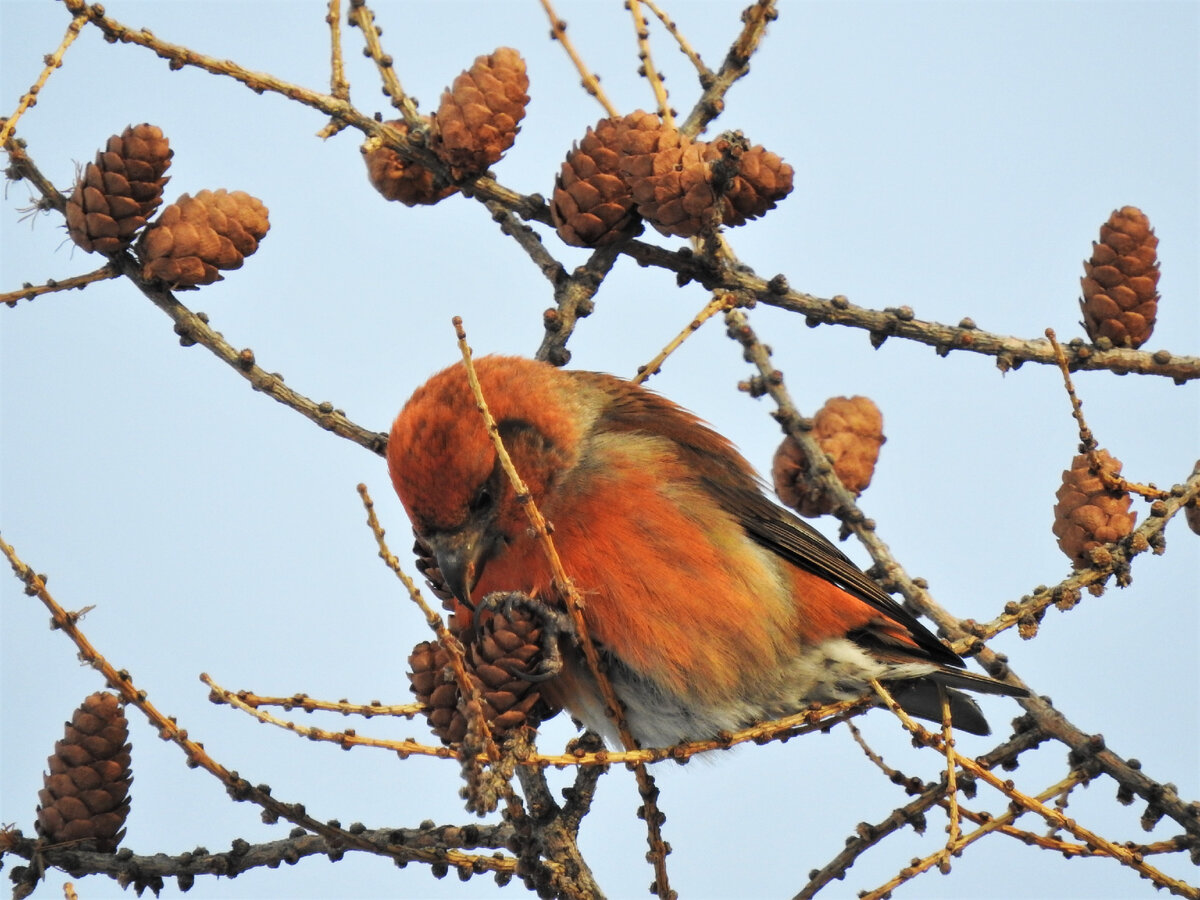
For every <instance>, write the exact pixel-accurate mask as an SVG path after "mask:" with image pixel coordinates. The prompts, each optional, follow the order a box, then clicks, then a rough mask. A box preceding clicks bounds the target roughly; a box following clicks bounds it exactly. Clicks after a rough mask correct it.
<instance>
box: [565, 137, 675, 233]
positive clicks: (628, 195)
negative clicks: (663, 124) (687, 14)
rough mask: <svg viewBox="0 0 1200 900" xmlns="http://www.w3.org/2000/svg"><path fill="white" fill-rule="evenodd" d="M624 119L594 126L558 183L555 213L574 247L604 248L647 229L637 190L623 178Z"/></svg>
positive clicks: (576, 150) (566, 166) (568, 157)
mask: <svg viewBox="0 0 1200 900" xmlns="http://www.w3.org/2000/svg"><path fill="white" fill-rule="evenodd" d="M626 118H628V117H626ZM655 118H656V119H657V117H655ZM622 121H623V120H621V119H617V118H610V119H601V120H600V121H599V122H597V123H596V127H595V128H594V129H592V128H589V129H588V130H587V134H585V135H584V136H583V140H582V141H580V142H579V143H578V144H577V145H576V146H575V147H573V148H572V149H571V152H570V153H568V154H567V159H566V162H564V163H563V164H562V170H561V171H560V172H559V175H558V177H557V178H556V179H555V181H554V197H553V199H552V201H551V203H550V216H551V218H552V219H553V220H554V227H555V228H556V229H558V236H559V237H561V238H562V239H563V240H564V241H565V242H566V243H568V244H571V245H572V246H575V247H603V246H606V245H608V244H613V243H616V242H617V241H622V240H625V239H626V238H630V237H633V236H634V235H636V234H640V233H641V230H642V224H641V218H640V217H639V216H638V214H637V212H636V211H635V210H634V203H633V193H632V192H631V191H630V190H629V186H628V185H627V184H626V183H625V180H624V179H623V178H622V177H621V165H620V164H621V144H622V141H623V139H624V137H625V132H626V130H627V129H625V128H623V127H622V124H621V123H622Z"/></svg>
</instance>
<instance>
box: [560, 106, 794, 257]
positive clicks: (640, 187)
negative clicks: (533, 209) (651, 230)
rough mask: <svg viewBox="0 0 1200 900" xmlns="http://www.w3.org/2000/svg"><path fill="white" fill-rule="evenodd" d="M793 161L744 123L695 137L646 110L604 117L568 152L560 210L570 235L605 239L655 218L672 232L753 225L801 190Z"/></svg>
mask: <svg viewBox="0 0 1200 900" xmlns="http://www.w3.org/2000/svg"><path fill="white" fill-rule="evenodd" d="M792 175H793V172H792V167H791V166H789V165H788V164H787V163H785V162H784V161H783V160H782V159H781V158H780V157H779V156H777V155H776V154H774V153H771V152H770V151H768V150H765V149H764V148H763V147H761V146H758V145H753V146H752V145H751V144H750V143H749V141H747V140H746V139H745V137H743V136H742V135H741V133H740V132H732V133H727V134H724V135H722V136H721V137H719V138H718V139H717V140H715V141H711V142H706V141H695V140H692V139H690V138H688V137H687V136H686V135H684V134H683V133H681V132H680V131H678V130H677V129H676V128H673V127H671V126H668V125H667V124H666V123H664V122H663V121H662V119H660V118H659V117H658V116H657V115H654V114H653V113H648V112H644V111H642V110H639V111H637V112H634V113H631V114H629V115H627V116H623V117H619V118H616V117H614V118H609V119H602V120H601V121H600V122H598V123H597V124H596V126H595V128H589V129H588V132H587V134H585V135H584V137H583V140H582V141H580V142H579V143H578V144H577V145H575V147H573V148H572V150H571V152H570V153H568V154H567V158H566V161H565V162H563V164H562V168H561V170H560V172H559V174H558V177H557V179H556V180H555V185H554V196H553V201H552V203H551V205H550V213H551V216H552V217H553V220H554V225H555V228H557V230H558V234H559V237H561V238H562V239H563V240H564V241H566V242H567V243H568V244H573V245H575V246H580V247H600V246H604V245H606V244H611V243H614V242H616V241H621V240H625V239H626V238H629V237H632V236H633V235H636V234H637V233H639V232H640V230H641V227H642V225H641V220H642V219H645V220H646V221H647V222H649V223H650V224H651V225H653V226H654V227H655V228H656V229H657V230H658V231H659V232H661V233H662V234H664V235H667V236H677V237H692V236H694V235H697V234H700V233H701V232H704V231H708V230H711V229H713V228H715V227H717V226H719V225H728V226H733V225H743V224H745V223H746V222H747V221H748V220H750V219H754V218H757V217H758V216H761V215H763V214H764V213H766V212H767V211H768V210H770V209H773V208H774V207H775V204H776V203H778V202H779V201H780V200H782V199H783V198H784V197H786V196H787V195H788V194H789V193H791V190H792Z"/></svg>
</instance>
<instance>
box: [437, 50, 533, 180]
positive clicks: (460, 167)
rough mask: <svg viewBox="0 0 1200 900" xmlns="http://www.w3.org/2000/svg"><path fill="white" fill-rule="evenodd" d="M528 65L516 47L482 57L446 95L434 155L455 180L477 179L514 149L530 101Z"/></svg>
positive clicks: (459, 77)
mask: <svg viewBox="0 0 1200 900" xmlns="http://www.w3.org/2000/svg"><path fill="white" fill-rule="evenodd" d="M528 89H529V76H528V75H526V74H525V60H523V59H522V58H521V54H520V53H518V52H517V51H516V50H513V49H512V48H511V47H499V48H497V49H496V50H495V51H494V52H493V53H492V54H491V55H490V56H480V57H477V58H476V60H475V62H474V63H473V64H472V65H471V68H469V69H467V70H466V71H465V72H462V73H461V74H460V75H459V76H458V77H457V78H455V79H454V84H452V85H451V86H450V87H449V88H448V89H446V90H445V91H444V92H443V93H442V102H441V104H440V105H439V106H438V111H437V113H436V114H435V115H434V117H433V121H434V124H435V131H436V132H437V135H436V139H435V140H434V144H433V151H434V152H435V153H436V154H437V155H438V156H439V157H441V158H442V159H443V160H445V162H446V163H447V164H448V165H449V166H450V172H451V174H452V175H453V176H454V179H455V180H456V181H459V180H462V179H464V178H473V177H475V176H476V175H482V174H483V173H484V172H486V171H487V168H488V166H490V165H493V164H494V163H497V162H499V161H500V157H502V156H503V155H504V151H505V150H507V149H508V148H509V147H511V146H512V145H513V141H514V140H516V137H517V132H518V131H520V128H519V127H518V123H519V122H520V121H521V120H522V119H523V118H525V105H526V104H527V103H528V102H529V95H528V94H527V93H525V92H526V91H527V90H528Z"/></svg>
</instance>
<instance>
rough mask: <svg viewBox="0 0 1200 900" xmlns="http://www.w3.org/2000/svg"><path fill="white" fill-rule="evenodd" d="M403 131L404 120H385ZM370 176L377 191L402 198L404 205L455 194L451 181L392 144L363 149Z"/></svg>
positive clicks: (431, 202)
mask: <svg viewBox="0 0 1200 900" xmlns="http://www.w3.org/2000/svg"><path fill="white" fill-rule="evenodd" d="M386 124H388V125H390V126H392V127H393V128H395V129H396V130H397V131H399V132H400V133H401V134H405V135H406V134H408V125H407V124H406V123H405V121H404V120H403V119H394V120H392V121H391V122H388V123H386ZM363 160H364V161H365V162H366V164H367V177H368V178H369V179H370V180H371V184H372V185H374V187H375V190H377V191H379V193H381V194H383V196H384V197H386V198H387V199H388V200H399V201H400V202H401V203H403V204H404V205H405V206H428V205H430V204H433V203H437V202H438V201H439V200H441V199H443V198H445V197H448V196H450V195H451V194H453V193H455V192H456V191H457V190H458V188H456V187H455V186H454V185H452V184H440V183H439V180H438V178H437V176H436V175H434V173H433V172H431V171H429V169H427V168H425V166H423V165H421V164H420V163H417V162H409V161H408V160H406V159H404V157H402V156H401V155H400V154H399V153H397V152H396V151H395V150H393V149H392V148H391V147H385V146H383V145H380V146H376V147H374V149H371V150H365V149H364V152H363Z"/></svg>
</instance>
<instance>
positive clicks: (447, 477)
mask: <svg viewBox="0 0 1200 900" xmlns="http://www.w3.org/2000/svg"><path fill="white" fill-rule="evenodd" d="M476 367H477V370H478V373H479V378H480V382H481V385H482V388H483V392H484V395H485V397H486V398H487V400H488V404H489V406H490V407H491V411H492V414H493V416H494V417H495V419H496V421H497V423H498V425H499V427H500V431H501V435H502V437H503V438H504V442H505V446H506V448H507V449H508V451H509V453H510V454H511V455H512V457H513V461H514V463H515V465H516V467H517V470H518V471H519V472H520V473H521V476H522V477H523V478H524V479H525V481H526V483H527V485H528V486H529V489H530V492H531V494H532V495H533V498H534V500H535V501H536V502H537V504H538V506H539V508H540V509H541V511H542V513H543V515H545V516H546V518H547V519H548V520H549V521H550V522H551V523H552V525H553V528H554V542H555V546H556V547H557V549H558V553H559V555H560V557H561V559H562V561H563V563H564V566H565V568H566V570H567V572H568V574H569V575H570V576H571V578H572V580H573V582H574V583H575V585H576V586H577V587H578V588H579V590H580V591H581V593H582V594H583V597H584V600H585V603H586V607H585V612H584V615H585V618H586V620H587V623H588V628H589V631H590V633H591V635H592V638H593V639H594V640H595V642H596V643H597V645H598V647H599V648H600V649H601V650H602V652H603V653H604V654H605V656H606V658H607V661H608V663H609V668H610V677H611V678H612V681H613V684H614V688H615V689H616V691H617V694H618V696H619V697H620V698H621V700H622V702H623V703H624V705H625V706H626V712H627V718H628V721H629V725H630V728H631V730H632V731H633V733H634V735H635V736H636V737H637V738H638V739H639V741H641V742H642V743H643V744H666V743H673V742H675V741H678V740H682V739H699V738H705V737H711V736H713V735H714V734H715V733H716V732H717V731H720V730H722V729H733V728H738V727H741V726H744V725H746V724H749V723H750V722H751V721H754V720H756V719H761V718H766V717H771V716H776V715H782V714H785V713H787V712H793V711H795V710H797V709H799V708H801V707H802V706H804V705H805V704H807V703H809V702H812V701H814V700H816V701H828V700H833V699H840V698H842V697H847V696H856V695H858V694H860V693H862V692H863V691H864V689H865V687H866V685H867V683H868V682H869V680H870V679H871V678H881V679H889V680H893V681H896V682H897V683H900V682H903V685H902V690H901V693H900V694H899V695H898V696H899V698H900V699H901V702H902V703H904V704H905V705H906V706H908V707H910V709H911V711H913V712H914V713H916V714H919V715H931V714H936V710H937V688H936V684H935V683H934V681H942V682H943V683H950V684H957V685H959V686H968V687H972V688H975V689H981V690H991V691H993V692H1000V693H1020V692H1019V691H1016V690H1014V689H1012V688H1008V687H1007V686H1004V685H1000V684H998V683H996V682H992V681H990V680H989V679H985V678H983V677H981V676H974V675H970V674H969V673H966V672H962V671H957V670H956V669H955V668H953V667H956V666H961V661H960V660H958V658H957V657H956V656H955V655H954V654H953V653H952V652H951V651H950V650H949V649H948V648H946V647H945V646H944V645H943V644H941V643H940V642H939V641H938V640H937V639H936V638H934V637H933V636H932V635H931V634H929V632H927V631H926V630H925V629H924V628H922V627H921V626H920V625H919V624H918V623H917V622H916V621H915V620H914V619H913V618H912V617H911V616H909V615H908V614H907V613H905V612H904V611H903V610H902V609H900V607H898V606H897V605H896V604H895V603H893V602H892V601H891V600H890V599H889V598H888V597H887V596H886V594H884V593H883V592H882V591H881V590H880V589H879V588H878V586H876V585H875V583H874V582H872V581H870V579H868V578H867V577H866V576H865V575H863V574H862V573H861V572H860V571H859V570H858V569H857V568H856V567H854V566H853V564H851V563H850V562H849V560H847V559H846V558H845V556H843V555H842V554H841V552H840V551H838V550H837V549H836V548H835V547H833V545H832V544H830V543H829V542H828V541H826V540H825V539H824V538H823V537H821V536H820V535H819V534H818V533H817V532H816V531H814V530H813V529H812V528H811V527H810V526H808V525H807V524H806V523H804V522H802V521H801V520H799V519H797V518H796V517H794V516H793V515H792V514H791V513H789V512H787V511H786V510H784V509H782V508H781V507H779V506H777V505H775V504H774V503H772V502H771V501H770V500H768V499H767V498H766V497H765V496H764V495H763V494H762V492H761V490H760V486H759V482H758V480H757V478H756V476H755V475H754V472H753V470H752V469H751V467H750V465H749V464H748V463H747V462H746V461H745V460H744V459H743V458H742V457H741V456H740V455H739V454H738V453H737V451H736V450H735V449H734V447H733V445H732V444H730V443H729V442H728V441H727V440H726V439H725V438H723V437H721V436H720V435H718V434H717V433H716V432H714V431H712V430H711V429H709V428H708V427H707V426H705V425H704V424H703V423H702V422H700V420H698V419H697V418H696V417H695V416H693V415H692V414H691V413H689V412H687V411H685V410H683V409H682V408H680V407H679V406H677V405H675V404H673V403H671V402H670V401H668V400H666V399H664V398H662V397H660V396H658V395H657V394H654V393H652V392H650V391H647V390H645V389H643V388H641V387H639V386H636V385H633V384H631V383H629V382H626V381H622V380H620V379H617V378H613V377H611V376H607V375H600V374H597V373H590V372H571V371H564V370H561V369H555V368H553V367H551V366H549V365H547V364H544V363H539V362H534V361H531V360H526V359H520V358H514V357H485V358H483V359H480V360H479V361H478V362H477V363H476ZM388 467H389V470H390V472H391V476H392V481H393V484H394V485H395V488H396V491H397V493H398V495H399V496H400V499H401V501H402V502H403V504H404V506H405V509H406V510H407V512H408V514H409V516H410V518H411V519H412V521H413V524H414V527H415V528H416V530H417V532H418V533H419V534H420V535H421V536H422V538H423V539H424V540H425V541H426V543H428V544H429V545H430V547H431V548H432V549H433V552H434V554H435V556H436V558H437V561H438V566H439V569H440V570H441V572H442V573H443V576H444V577H445V578H446V581H447V586H448V587H449V588H450V589H451V590H452V591H453V592H454V593H455V595H456V596H457V597H458V599H459V600H460V601H462V602H466V603H470V604H473V603H475V602H478V601H479V600H480V599H481V598H483V597H484V596H486V595H487V594H489V593H491V592H493V591H521V592H524V593H526V594H530V595H532V596H536V597H539V598H541V599H542V600H544V601H546V602H548V603H550V604H557V603H559V601H560V598H558V597H557V596H555V593H554V589H553V587H552V582H551V575H550V568H549V564H548V563H547V561H546V559H545V555H544V553H543V550H542V548H541V546H540V544H539V543H538V542H537V541H536V540H535V539H534V536H533V534H532V532H531V531H530V529H529V525H528V522H527V520H526V517H525V513H524V511H523V509H522V508H521V505H520V504H519V503H518V502H517V500H516V498H515V496H514V494H513V489H512V487H511V485H510V484H509V482H508V479H507V478H506V477H505V475H504V473H503V471H502V470H501V469H500V468H499V465H498V464H497V462H496V454H495V452H494V450H493V448H492V445H491V441H490V439H489V438H488V435H487V433H486V430H485V428H484V426H483V422H482V418H481V416H480V415H479V414H478V411H477V410H476V408H475V401H474V398H473V395H472V393H471V391H470V388H469V387H468V385H467V380H466V376H465V370H464V369H463V367H462V365H461V364H460V365H456V366H452V367H450V368H449V369H446V370H445V371H443V372H441V373H439V374H437V375H435V376H434V377H433V378H431V379H430V380H429V381H428V382H427V383H426V384H425V385H424V386H422V387H421V388H419V389H418V390H417V391H416V392H415V393H414V394H413V396H412V398H411V399H410V400H409V402H408V404H407V405H406V406H405V407H404V409H403V410H402V411H401V413H400V415H399V416H398V417H397V419H396V421H395V424H394V425H393V427H392V432H391V436H390V439H389V443H388ZM564 652H565V659H566V669H565V671H564V672H563V673H562V675H560V676H559V677H558V678H557V679H556V681H555V682H554V683H551V684H549V685H546V686H545V687H544V689H543V691H544V692H545V693H549V694H550V695H551V696H554V697H555V699H556V700H558V701H560V702H562V703H563V704H564V705H566V706H567V707H568V708H570V709H571V710H572V712H573V713H574V714H575V715H576V716H577V717H579V718H581V719H582V720H583V721H584V722H585V723H586V724H588V725H589V726H590V727H593V728H596V729H598V730H601V731H607V732H608V733H609V734H611V727H609V723H607V722H606V720H605V719H604V717H603V713H602V706H601V705H600V701H599V699H598V696H597V694H596V688H595V685H594V684H592V681H591V677H590V675H589V674H588V673H587V670H586V668H585V667H584V666H583V664H582V662H581V660H580V659H579V658H578V655H577V654H576V653H572V652H571V648H570V647H567V648H565V651H564ZM905 686H906V688H907V689H903V688H904V687H905ZM556 693H557V696H555V694H556ZM954 697H955V699H954V701H953V703H954V713H955V717H956V724H959V725H960V727H965V728H967V729H968V730H975V731H982V730H984V729H986V724H985V723H984V722H983V719H982V716H981V715H980V714H979V712H978V710H977V709H976V708H975V707H974V704H973V703H971V701H969V700H968V699H967V698H966V697H964V696H962V695H959V694H956V693H955V694H954ZM906 698H907V699H906Z"/></svg>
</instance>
